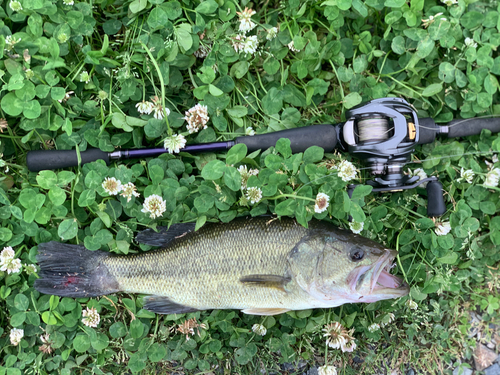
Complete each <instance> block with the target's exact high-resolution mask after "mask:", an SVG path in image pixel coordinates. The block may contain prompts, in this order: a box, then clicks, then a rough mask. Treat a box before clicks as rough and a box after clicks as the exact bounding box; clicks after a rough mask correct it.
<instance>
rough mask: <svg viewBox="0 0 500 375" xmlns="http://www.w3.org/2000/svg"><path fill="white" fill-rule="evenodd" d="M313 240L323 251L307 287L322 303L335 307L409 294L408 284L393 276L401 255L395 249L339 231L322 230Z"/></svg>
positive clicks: (319, 254)
mask: <svg viewBox="0 0 500 375" xmlns="http://www.w3.org/2000/svg"><path fill="white" fill-rule="evenodd" d="M313 237H315V239H314V240H313V242H314V243H315V244H316V246H315V248H316V249H318V248H322V250H320V251H316V257H315V263H316V264H315V265H314V266H313V269H311V272H310V274H309V275H310V276H309V277H308V278H307V280H308V281H309V283H308V285H304V287H305V289H306V290H307V292H308V293H309V294H310V295H311V296H312V297H314V298H315V299H316V300H318V301H319V302H320V303H324V304H325V305H327V306H329V307H335V306H339V305H341V304H343V303H356V302H367V303H369V302H376V301H380V300H384V299H391V298H397V297H401V296H404V295H407V294H408V292H409V287H408V284H406V283H405V282H404V281H403V280H402V279H400V278H399V277H397V276H394V275H391V274H390V269H391V268H392V267H393V262H394V259H395V257H396V255H397V252H396V251H395V250H390V249H387V248H385V247H384V246H382V245H380V244H378V243H376V242H375V241H372V240H370V239H367V238H365V237H362V236H359V235H355V234H353V233H350V232H347V231H342V230H338V229H335V231H327V232H326V233H325V231H322V232H320V233H316V235H314V236H313ZM310 264H311V263H310ZM304 280H305V279H304ZM303 289H304V288H303Z"/></svg>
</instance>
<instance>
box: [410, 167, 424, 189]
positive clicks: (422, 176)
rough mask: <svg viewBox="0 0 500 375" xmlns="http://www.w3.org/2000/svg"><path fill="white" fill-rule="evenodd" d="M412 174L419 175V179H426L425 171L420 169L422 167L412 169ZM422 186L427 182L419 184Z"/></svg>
mask: <svg viewBox="0 0 500 375" xmlns="http://www.w3.org/2000/svg"><path fill="white" fill-rule="evenodd" d="M412 176H418V177H419V180H423V179H426V178H427V173H425V171H424V170H423V169H422V168H417V169H415V170H414V171H413V173H412ZM420 186H422V187H426V186H427V182H424V183H423V184H422V185H420Z"/></svg>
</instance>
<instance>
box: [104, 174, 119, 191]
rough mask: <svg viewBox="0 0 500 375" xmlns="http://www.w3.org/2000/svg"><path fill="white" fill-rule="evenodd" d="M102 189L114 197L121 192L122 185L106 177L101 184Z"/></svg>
mask: <svg viewBox="0 0 500 375" xmlns="http://www.w3.org/2000/svg"><path fill="white" fill-rule="evenodd" d="M102 188H103V189H104V191H105V192H106V193H108V194H109V195H116V194H118V193H119V192H120V191H122V183H121V181H120V180H117V179H116V178H114V177H106V178H105V179H104V182H103V183H102Z"/></svg>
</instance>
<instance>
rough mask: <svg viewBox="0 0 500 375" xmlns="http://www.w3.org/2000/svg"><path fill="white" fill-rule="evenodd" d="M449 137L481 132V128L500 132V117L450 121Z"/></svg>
mask: <svg viewBox="0 0 500 375" xmlns="http://www.w3.org/2000/svg"><path fill="white" fill-rule="evenodd" d="M447 125H448V127H449V128H450V130H449V131H448V138H456V137H467V136H469V135H476V134H481V130H483V129H488V130H490V131H491V132H492V133H499V132H500V117H493V118H471V119H457V120H453V121H451V122H449V123H448V124H447Z"/></svg>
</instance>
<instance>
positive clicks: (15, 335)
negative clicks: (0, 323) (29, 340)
mask: <svg viewBox="0 0 500 375" xmlns="http://www.w3.org/2000/svg"><path fill="white" fill-rule="evenodd" d="M9 337H10V343H11V344H12V345H14V346H17V345H19V343H20V342H21V339H22V338H23V337H24V330H23V329H18V328H12V329H11V330H10V335H9Z"/></svg>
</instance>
